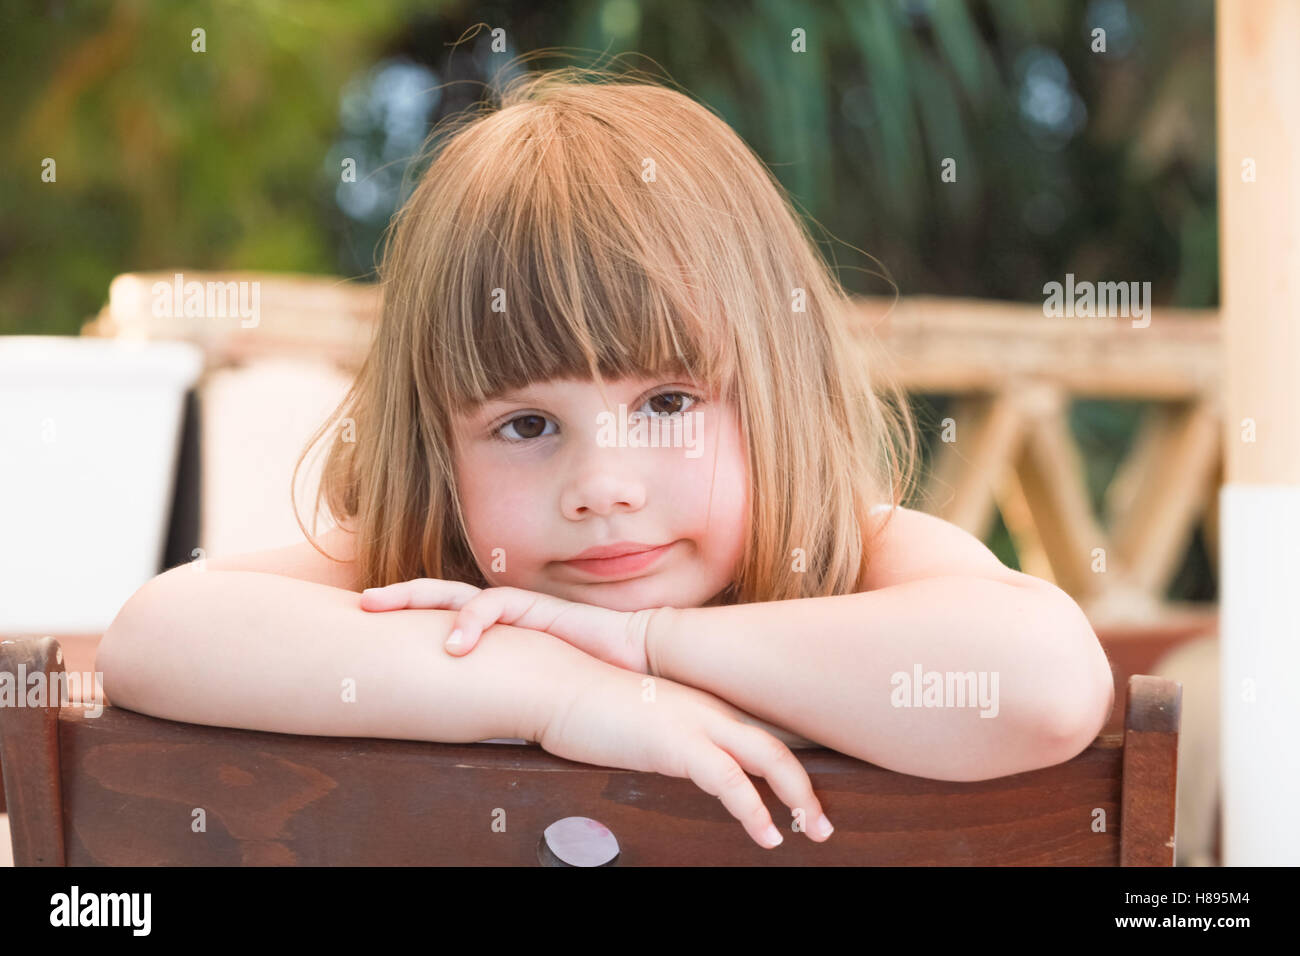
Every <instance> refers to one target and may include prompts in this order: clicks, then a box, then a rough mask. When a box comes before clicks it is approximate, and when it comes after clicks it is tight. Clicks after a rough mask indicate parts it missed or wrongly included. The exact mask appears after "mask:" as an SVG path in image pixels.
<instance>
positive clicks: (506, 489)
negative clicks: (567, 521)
mask: <svg viewBox="0 0 1300 956" xmlns="http://www.w3.org/2000/svg"><path fill="white" fill-rule="evenodd" d="M456 480H457V483H458V486H459V489H460V502H461V508H462V510H463V511H464V512H465V524H466V526H467V528H468V530H469V537H470V543H471V544H472V545H473V546H474V550H475V551H476V552H480V553H482V554H488V553H490V552H491V551H492V549H493V548H506V549H507V553H508V549H509V548H510V547H511V546H512V545H517V544H518V542H519V540H520V539H521V538H523V537H525V536H526V534H527V531H528V527H529V524H528V516H529V515H533V514H536V513H537V511H536V503H535V502H531V501H529V500H528V489H527V487H526V483H524V482H520V481H512V480H511V478H510V474H509V469H505V468H501V467H499V466H496V465H488V464H486V463H483V462H480V461H477V460H476V459H475V457H474V455H472V454H470V455H467V456H465V457H464V458H458V459H457V463H456Z"/></svg>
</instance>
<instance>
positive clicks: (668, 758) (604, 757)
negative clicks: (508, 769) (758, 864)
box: [537, 669, 830, 848]
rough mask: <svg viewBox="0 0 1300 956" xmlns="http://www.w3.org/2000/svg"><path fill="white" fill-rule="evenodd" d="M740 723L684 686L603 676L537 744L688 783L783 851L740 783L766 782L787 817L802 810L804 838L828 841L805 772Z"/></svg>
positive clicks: (583, 688) (565, 706)
mask: <svg viewBox="0 0 1300 956" xmlns="http://www.w3.org/2000/svg"><path fill="white" fill-rule="evenodd" d="M647 684H649V685H651V688H652V694H651V695H650V699H648V700H647V699H646V696H647V686H646V685H647ZM743 714H744V712H743V711H740V710H738V709H737V708H735V707H733V706H731V705H730V704H728V703H727V702H726V701H724V700H722V699H720V698H718V697H715V696H713V695H712V694H709V693H708V692H706V691H702V690H699V689H697V688H694V687H690V686H687V685H685V684H678V683H676V682H674V681H670V680H667V679H666V678H662V677H660V678H654V677H636V676H634V675H632V674H630V673H625V672H622V671H617V670H608V669H604V671H603V673H601V674H598V675H596V676H595V677H594V679H587V680H583V681H581V682H580V683H579V684H575V689H574V690H573V691H571V692H569V693H567V694H566V695H564V696H563V697H562V698H561V701H560V703H559V704H558V706H557V712H556V713H555V714H554V715H553V716H552V717H551V718H550V719H549V720H548V721H547V723H546V726H545V728H544V729H543V730H542V731H541V732H540V733H539V734H538V736H537V742H538V743H539V744H541V746H542V748H543V749H544V750H546V751H547V752H548V753H552V754H555V755H556V756H557V757H564V758H566V759H568V760H577V761H581V762H583V763H592V764H598V765H601V766H606V767H622V768H625V769H628V770H643V771H651V772H653V773H662V774H665V775H667V776H670V777H688V778H690V779H691V780H692V781H693V782H694V783H695V784H696V785H697V786H699V787H700V788H701V789H702V790H704V792H705V793H708V794H712V795H713V796H716V797H717V798H718V799H719V800H721V801H722V804H723V806H725V807H726V808H727V811H728V812H729V813H731V815H732V816H734V817H735V818H736V819H737V820H739V821H740V822H741V824H742V825H743V826H744V827H745V830H746V832H747V833H749V835H750V837H751V838H753V839H754V841H755V842H757V843H758V844H759V845H760V846H762V847H765V848H771V847H774V846H776V845H777V844H778V843H780V842H781V840H780V831H779V830H777V829H776V828H775V826H774V824H773V822H772V816H771V814H769V813H768V811H767V807H766V806H764V804H763V800H762V798H761V797H760V796H759V794H758V790H757V788H756V787H755V786H754V784H753V782H752V781H751V780H750V779H749V777H748V776H747V775H746V774H754V775H755V776H759V777H763V778H764V779H765V780H767V782H768V784H769V785H770V786H771V788H772V791H773V793H775V794H776V796H777V798H778V799H779V800H781V801H782V802H783V803H785V804H787V805H788V806H789V807H790V808H791V810H792V811H793V812H795V813H798V811H800V810H802V820H803V824H802V825H803V829H804V832H806V833H807V834H808V837H809V838H810V839H812V840H814V841H815V842H817V843H823V842H825V841H826V839H827V838H828V837H829V836H830V833H829V832H826V833H825V834H823V833H822V832H821V831H820V830H818V826H817V822H818V820H819V818H820V817H821V816H822V806H821V802H820V801H819V800H818V799H817V795H816V794H815V793H814V792H813V788H812V781H811V780H810V779H809V778H808V772H807V771H806V770H805V769H804V767H803V764H802V763H800V761H799V760H798V758H796V757H795V756H794V754H793V753H791V752H790V749H789V748H788V747H786V745H785V744H783V743H781V741H779V740H778V739H777V738H776V737H774V736H772V735H771V734H769V733H768V732H767V731H765V730H761V729H760V728H758V727H755V726H753V725H752V724H750V723H746V722H745V721H744V720H742V719H740V717H739V716H738V715H743ZM773 837H775V839H772V838H773Z"/></svg>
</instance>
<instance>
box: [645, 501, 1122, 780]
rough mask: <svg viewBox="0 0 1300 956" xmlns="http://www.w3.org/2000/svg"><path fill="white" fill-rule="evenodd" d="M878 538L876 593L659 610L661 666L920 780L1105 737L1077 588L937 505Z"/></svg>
mask: <svg viewBox="0 0 1300 956" xmlns="http://www.w3.org/2000/svg"><path fill="white" fill-rule="evenodd" d="M879 541H880V544H879V550H878V551H877V552H875V553H874V554H873V559H872V564H871V566H870V571H869V575H868V581H867V590H865V591H863V592H862V593H858V594H849V595H842V596H837V597H824V598H806V599H801V600H791V601H774V602H766V603H761V604H741V605H731V606H723V607H703V608H681V609H673V610H672V611H671V612H670V613H668V614H665V615H661V616H660V617H658V618H657V619H656V620H655V622H654V624H653V625H652V630H651V633H650V634H649V635H648V640H647V644H648V650H649V656H650V659H651V668H652V671H653V672H654V673H656V674H658V675H662V676H664V677H667V678H669V679H670V680H674V681H677V682H679V683H685V684H690V685H692V686H694V687H698V688H700V689H701V690H706V691H709V692H710V693H713V694H715V695H717V696H719V697H722V698H723V699H725V700H727V701H729V702H731V703H732V704H734V705H735V706H737V707H739V708H742V709H744V710H746V711H748V712H750V713H752V714H754V715H756V716H757V717H759V718H762V719H764V720H770V721H773V722H774V723H777V724H779V725H780V726H782V727H786V728H789V729H790V730H792V731H794V732H795V733H798V734H802V735H804V736H806V737H808V738H810V739H811V740H814V741H816V742H818V743H821V744H823V745H825V746H827V747H831V748H833V749H835V750H838V751H840V752H842V753H846V754H849V755H852V756H855V757H858V758H859V759H862V760H867V761H870V762H872V763H876V764H879V765H881V766H885V767H888V768H890V769H892V770H896V771H899V772H902V773H911V774H916V775H918V776H925V777H932V778H938V779H948V780H980V779H987V778H989V777H995V776H1002V775H1005V774H1010V773H1018V772H1021V771H1025V770H1030V769H1036V768H1038V767H1044V766H1050V765H1052V764H1055V763H1059V762H1061V761H1064V760H1068V759H1070V758H1071V757H1073V756H1075V755H1076V754H1078V753H1079V752H1080V751H1082V750H1083V749H1084V748H1086V747H1087V746H1088V745H1089V744H1090V743H1091V742H1092V740H1093V739H1094V738H1095V737H1096V735H1097V733H1098V732H1099V731H1100V729H1101V727H1102V726H1103V725H1104V724H1105V722H1106V718H1107V717H1108V715H1109V714H1110V709H1111V707H1112V706H1113V703H1114V685H1113V680H1112V676H1111V673H1110V667H1109V664H1108V662H1107V660H1106V655H1105V653H1104V652H1103V650H1102V648H1101V645H1100V643H1099V642H1098V640H1097V636H1096V634H1095V633H1094V632H1093V630H1092V627H1091V626H1090V625H1089V623H1088V621H1087V618H1086V617H1085V616H1084V614H1083V612H1082V611H1081V610H1080V608H1079V607H1078V605H1077V604H1076V603H1075V602H1074V601H1073V600H1072V599H1071V598H1070V597H1069V596H1068V595H1067V594H1065V592H1063V591H1061V590H1060V589H1059V588H1057V587H1056V586H1055V585H1052V584H1050V583H1048V582H1046V581H1043V580H1041V579H1039V578H1035V577H1032V576H1030V575H1026V574H1022V573H1020V572H1018V571H1013V570H1011V569H1009V568H1007V567H1005V566H1004V565H1003V564H1002V563H1001V562H999V561H998V560H997V558H996V557H995V556H994V555H993V554H992V552H990V551H989V550H988V549H987V548H986V547H985V546H984V545H983V544H982V543H981V542H980V541H979V540H978V539H976V538H975V537H974V536H972V535H970V534H968V533H967V532H965V531H963V530H961V529H960V528H958V527H956V526H955V525H952V524H949V523H948V522H945V521H943V520H942V519H939V518H936V517H933V516H931V515H927V514H925V513H923V512H919V511H912V510H909V509H904V508H899V509H896V510H895V512H894V515H893V517H892V519H891V520H890V521H889V523H888V524H887V525H886V526H885V529H884V531H883V532H882V534H881V537H880V539H879ZM932 675H934V676H932ZM918 678H919V681H918ZM981 695H982V696H981Z"/></svg>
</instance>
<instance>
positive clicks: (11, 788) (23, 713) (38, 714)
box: [0, 637, 64, 866]
mask: <svg viewBox="0 0 1300 956" xmlns="http://www.w3.org/2000/svg"><path fill="white" fill-rule="evenodd" d="M0 673H3V674H8V675H9V680H11V681H12V682H13V684H12V686H13V688H14V693H15V695H16V696H15V701H14V704H15V705H14V706H0V766H3V768H4V791H5V807H6V812H7V813H8V815H9V835H10V839H11V841H12V843H13V857H14V865H15V866H63V865H64V852H63V849H64V848H63V826H62V820H63V804H62V791H61V787H60V781H59V712H60V709H59V699H58V696H57V695H58V694H59V690H60V684H61V679H60V681H59V682H57V683H56V681H55V680H53V679H52V678H53V675H56V674H58V675H61V674H62V673H63V653H62V651H60V650H59V642H58V641H56V640H55V639H54V638H52V637H41V638H38V639H36V640H21V641H3V642H0ZM32 674H43V675H45V676H44V678H43V679H44V681H45V691H44V706H38V707H28V706H25V702H26V700H27V688H28V676H29V675H32ZM17 695H21V696H22V699H23V701H24V706H17V700H18V696H17Z"/></svg>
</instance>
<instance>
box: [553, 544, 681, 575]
mask: <svg viewBox="0 0 1300 956" xmlns="http://www.w3.org/2000/svg"><path fill="white" fill-rule="evenodd" d="M676 543H677V542H675V541H670V542H668V543H667V544H662V545H659V546H658V547H653V546H650V545H642V544H632V543H627V544H619V545H608V546H606V547H604V548H590V549H588V550H587V551H584V552H582V553H583V554H585V555H589V557H585V558H573V559H571V560H569V561H561V562H560V563H561V564H563V565H564V566H565V567H569V568H573V569H574V570H576V571H582V572H585V573H587V574H591V575H594V576H596V577H601V578H608V577H615V576H617V575H620V574H635V573H637V572H638V571H644V570H646V569H647V568H649V567H651V566H652V565H653V564H655V563H656V562H657V561H659V560H660V559H661V558H662V557H663V556H664V555H665V554H667V553H668V551H669V550H670V549H671V548H672V546H673V545H674V544H676Z"/></svg>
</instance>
